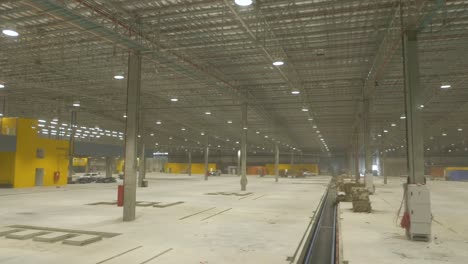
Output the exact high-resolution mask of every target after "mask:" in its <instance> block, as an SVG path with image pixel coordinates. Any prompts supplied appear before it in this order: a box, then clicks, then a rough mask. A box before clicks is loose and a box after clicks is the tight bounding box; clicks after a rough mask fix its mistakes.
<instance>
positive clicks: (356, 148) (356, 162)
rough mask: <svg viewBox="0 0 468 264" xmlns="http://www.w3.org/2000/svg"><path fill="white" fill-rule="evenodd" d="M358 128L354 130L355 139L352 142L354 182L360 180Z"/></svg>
mask: <svg viewBox="0 0 468 264" xmlns="http://www.w3.org/2000/svg"><path fill="white" fill-rule="evenodd" d="M357 131H358V130H356V139H355V140H356V141H355V143H354V173H355V179H356V182H357V183H358V182H360V181H361V174H360V171H359V158H360V154H359V152H360V151H359V133H358V132H357Z"/></svg>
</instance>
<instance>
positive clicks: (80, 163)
mask: <svg viewBox="0 0 468 264" xmlns="http://www.w3.org/2000/svg"><path fill="white" fill-rule="evenodd" d="M87 165H88V158H76V157H74V158H73V167H86V166H87Z"/></svg>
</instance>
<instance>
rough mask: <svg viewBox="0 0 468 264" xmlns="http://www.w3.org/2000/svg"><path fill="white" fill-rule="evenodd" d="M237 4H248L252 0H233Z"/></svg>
mask: <svg viewBox="0 0 468 264" xmlns="http://www.w3.org/2000/svg"><path fill="white" fill-rule="evenodd" d="M234 2H235V3H236V5H238V6H249V5H251V4H252V2H253V1H252V0H235V1H234Z"/></svg>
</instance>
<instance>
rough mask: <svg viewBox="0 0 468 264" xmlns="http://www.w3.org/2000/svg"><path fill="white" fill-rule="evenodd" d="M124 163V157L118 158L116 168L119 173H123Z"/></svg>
mask: <svg viewBox="0 0 468 264" xmlns="http://www.w3.org/2000/svg"><path fill="white" fill-rule="evenodd" d="M124 164H125V161H124V159H118V160H117V166H116V168H115V169H116V170H117V172H118V173H123V170H124Z"/></svg>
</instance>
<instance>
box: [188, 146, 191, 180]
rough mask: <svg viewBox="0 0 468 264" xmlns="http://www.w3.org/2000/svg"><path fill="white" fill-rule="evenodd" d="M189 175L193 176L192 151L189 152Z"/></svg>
mask: <svg viewBox="0 0 468 264" xmlns="http://www.w3.org/2000/svg"><path fill="white" fill-rule="evenodd" d="M187 170H188V175H189V176H192V151H190V150H189V152H188V168H187Z"/></svg>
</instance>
